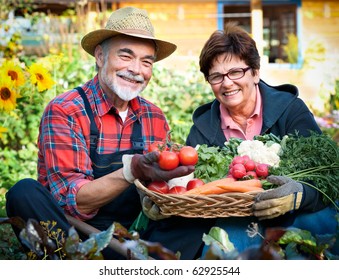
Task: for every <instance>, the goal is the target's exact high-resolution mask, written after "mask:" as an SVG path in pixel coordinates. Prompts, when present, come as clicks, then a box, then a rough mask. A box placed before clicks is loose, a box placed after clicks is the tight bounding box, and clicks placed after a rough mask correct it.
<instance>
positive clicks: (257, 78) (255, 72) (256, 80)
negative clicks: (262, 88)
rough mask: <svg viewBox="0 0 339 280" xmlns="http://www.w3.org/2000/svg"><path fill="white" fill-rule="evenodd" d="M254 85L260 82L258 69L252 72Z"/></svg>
mask: <svg viewBox="0 0 339 280" xmlns="http://www.w3.org/2000/svg"><path fill="white" fill-rule="evenodd" d="M253 78H254V83H255V84H256V85H257V84H259V81H260V70H259V69H255V70H254V77H253Z"/></svg>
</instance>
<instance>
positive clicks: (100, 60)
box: [94, 45, 104, 68]
mask: <svg viewBox="0 0 339 280" xmlns="http://www.w3.org/2000/svg"><path fill="white" fill-rule="evenodd" d="M94 56H95V61H96V64H97V66H98V67H99V68H101V67H103V65H104V52H103V49H102V47H101V46H100V45H97V46H96V47H95V50H94Z"/></svg>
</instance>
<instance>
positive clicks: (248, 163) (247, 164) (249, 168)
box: [244, 159, 255, 171]
mask: <svg viewBox="0 0 339 280" xmlns="http://www.w3.org/2000/svg"><path fill="white" fill-rule="evenodd" d="M244 166H245V168H246V171H253V170H254V169H255V162H254V161H253V160H251V159H249V160H247V161H246V162H245V163H244Z"/></svg>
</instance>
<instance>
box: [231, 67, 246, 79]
mask: <svg viewBox="0 0 339 280" xmlns="http://www.w3.org/2000/svg"><path fill="white" fill-rule="evenodd" d="M244 74H245V73H244V70H243V69H240V68H239V69H233V70H231V71H229V72H228V77H229V78H230V79H231V80H236V79H240V78H242V77H243V76H244Z"/></svg>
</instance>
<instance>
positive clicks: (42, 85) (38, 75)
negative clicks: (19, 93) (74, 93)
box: [28, 63, 55, 92]
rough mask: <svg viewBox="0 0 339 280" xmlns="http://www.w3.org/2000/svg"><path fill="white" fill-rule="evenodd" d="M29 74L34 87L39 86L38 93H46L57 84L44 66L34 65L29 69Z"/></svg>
mask: <svg viewBox="0 0 339 280" xmlns="http://www.w3.org/2000/svg"><path fill="white" fill-rule="evenodd" d="M28 72H29V73H30V74H31V82H32V84H33V85H37V86H38V91H39V92H41V91H44V90H47V89H50V88H51V87H52V86H53V85H54V84H55V82H54V81H53V79H52V77H51V75H50V74H49V73H48V71H47V69H46V68H44V67H43V66H42V64H39V63H34V64H32V65H31V66H30V67H29V68H28Z"/></svg>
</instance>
